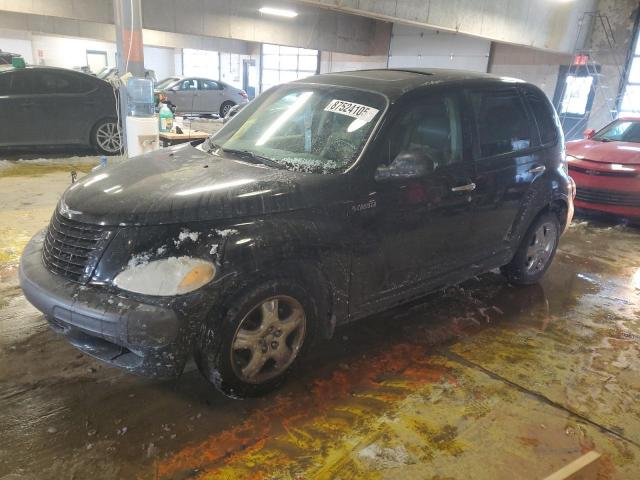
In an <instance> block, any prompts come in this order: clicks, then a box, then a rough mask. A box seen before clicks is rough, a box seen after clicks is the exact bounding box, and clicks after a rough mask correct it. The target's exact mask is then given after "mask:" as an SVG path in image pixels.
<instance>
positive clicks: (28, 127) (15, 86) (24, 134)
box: [0, 70, 41, 147]
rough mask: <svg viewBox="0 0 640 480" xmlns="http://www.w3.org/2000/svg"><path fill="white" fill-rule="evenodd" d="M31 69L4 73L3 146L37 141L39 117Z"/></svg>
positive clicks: (0, 83) (0, 88)
mask: <svg viewBox="0 0 640 480" xmlns="http://www.w3.org/2000/svg"><path fill="white" fill-rule="evenodd" d="M31 73H32V72H31V71H29V70H15V71H10V72H4V73H0V146H5V147H9V146H18V145H35V144H37V143H36V139H37V137H38V132H39V127H41V125H39V124H38V123H37V122H38V121H39V119H38V117H37V115H36V111H35V109H34V106H35V104H34V101H33V85H32V79H33V77H32V75H31Z"/></svg>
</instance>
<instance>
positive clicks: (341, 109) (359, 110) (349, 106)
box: [324, 100, 378, 123]
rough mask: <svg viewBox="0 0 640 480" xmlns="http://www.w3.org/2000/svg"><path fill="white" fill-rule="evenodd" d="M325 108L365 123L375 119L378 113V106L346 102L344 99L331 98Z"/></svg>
mask: <svg viewBox="0 0 640 480" xmlns="http://www.w3.org/2000/svg"><path fill="white" fill-rule="evenodd" d="M324 110H325V111H326V112H334V113H339V114H341V115H347V116H349V117H352V118H357V119H359V120H362V121H363V122H365V123H366V122H370V121H371V120H373V117H375V116H376V113H378V109H377V108H372V107H367V106H366V105H360V104H359V103H352V102H345V101H344V100H331V102H330V103H329V105H327V106H326V107H324Z"/></svg>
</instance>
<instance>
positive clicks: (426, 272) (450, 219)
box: [351, 94, 474, 313]
mask: <svg viewBox="0 0 640 480" xmlns="http://www.w3.org/2000/svg"><path fill="white" fill-rule="evenodd" d="M397 111H398V112H399V113H398V114H397V115H396V117H395V118H394V119H393V120H392V122H391V124H390V127H389V128H388V129H387V130H386V132H385V133H383V136H382V140H381V144H378V149H377V151H379V152H383V153H382V154H381V155H380V156H379V158H378V167H383V168H385V169H386V168H387V167H388V168H389V169H390V170H391V171H393V169H394V163H393V161H394V159H395V158H396V157H398V155H399V154H401V153H406V152H414V153H416V154H417V158H421V159H424V161H426V162H428V163H430V165H429V166H428V168H427V171H428V172H429V173H427V174H426V175H423V176H419V177H412V176H411V175H406V176H403V175H402V173H400V172H399V173H398V174H397V175H391V176H389V175H388V170H387V175H386V176H384V177H383V176H381V175H380V174H379V171H380V170H378V174H377V175H376V176H375V178H372V179H371V182H372V184H371V185H370V188H369V189H368V190H369V193H368V198H367V202H369V203H368V205H374V207H373V208H370V209H366V210H363V211H362V212H358V211H357V210H358V209H356V213H355V214H354V215H353V217H354V221H355V222H357V223H360V231H361V233H362V237H361V239H362V242H361V243H360V245H358V246H357V248H356V249H355V252H354V263H353V269H352V275H353V277H352V281H351V286H352V289H351V302H352V303H351V306H352V312H353V311H354V310H355V311H360V312H361V313H368V312H369V311H376V310H379V309H381V308H385V307H388V306H390V305H392V304H393V303H394V302H396V301H404V300H406V299H408V298H410V297H415V296H420V295H421V294H424V292H425V291H427V290H429V289H430V288H434V286H438V285H439V284H441V283H442V284H443V283H448V282H450V281H453V279H457V278H459V277H461V276H463V275H466V274H468V272H467V271H466V267H468V266H469V265H470V263H471V258H472V257H471V255H470V253H471V252H472V251H473V249H472V248H470V247H471V246H472V244H473V238H472V233H473V232H472V221H471V220H472V204H473V199H472V197H473V186H474V183H473V177H474V170H473V163H472V161H471V158H470V157H471V139H470V138H469V137H468V136H467V135H465V131H469V129H468V128H465V123H466V122H465V113H464V112H465V109H464V108H463V99H462V97H460V96H458V95H455V94H444V95H438V96H428V97H421V98H419V99H417V100H416V99H414V100H413V101H411V102H410V104H406V105H404V106H403V105H399V108H398V110H397ZM431 164H432V165H431ZM363 200H364V199H363ZM356 206H357V205H356Z"/></svg>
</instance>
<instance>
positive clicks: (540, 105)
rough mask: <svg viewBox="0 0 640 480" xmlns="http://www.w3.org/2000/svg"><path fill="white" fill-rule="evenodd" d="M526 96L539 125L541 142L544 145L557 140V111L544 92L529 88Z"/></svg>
mask: <svg viewBox="0 0 640 480" xmlns="http://www.w3.org/2000/svg"><path fill="white" fill-rule="evenodd" d="M525 98H526V99H527V103H529V106H530V107H531V112H532V113H533V117H534V118H535V120H536V125H538V131H539V132H540V143H541V144H542V145H548V144H550V143H553V142H555V141H556V138H557V135H558V133H557V132H558V131H557V126H556V120H555V112H554V111H553V107H552V106H551V104H550V103H549V101H548V100H547V99H546V97H545V96H544V93H541V92H537V91H535V90H531V89H527V90H526V91H525Z"/></svg>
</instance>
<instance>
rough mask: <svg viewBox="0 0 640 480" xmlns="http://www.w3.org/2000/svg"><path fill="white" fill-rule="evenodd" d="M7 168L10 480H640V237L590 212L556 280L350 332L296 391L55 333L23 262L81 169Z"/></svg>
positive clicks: (2, 460) (0, 298) (414, 310)
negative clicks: (566, 472)
mask: <svg viewBox="0 0 640 480" xmlns="http://www.w3.org/2000/svg"><path fill="white" fill-rule="evenodd" d="M96 162H97V159H96V157H77V158H74V159H73V164H74V165H73V166H71V165H69V162H68V161H66V160H64V161H63V160H54V161H49V162H38V161H35V162H34V161H32V162H19V163H9V162H0V206H1V207H0V208H1V209H2V210H1V213H0V332H2V335H1V337H0V432H1V433H0V478H2V479H9V478H11V479H14V478H15V479H17V478H19V479H31V478H33V479H49V478H51V479H54V478H55V479H58V478H77V479H84V478H91V479H93V480H99V479H113V478H128V479H129V478H140V479H146V478H174V479H183V478H199V479H201V478H202V479H204V478H223V479H239V478H251V479H261V478H264V479H267V478H279V479H282V478H284V479H287V478H290V479H293V478H296V479H298V478H300V479H301V478H322V479H324V478H326V479H338V478H340V479H351V478H366V479H371V478H393V479H396V478H403V479H409V478H416V479H427V478H432V479H436V478H437V479H468V478H474V479H492V480H495V479H510V480H511V479H517V478H527V479H532V478H543V477H545V476H546V475H548V474H550V473H552V472H553V471H555V470H557V469H559V468H560V467H562V466H563V465H565V464H566V463H568V462H570V461H572V460H574V459H575V458H577V457H579V456H580V455H581V454H583V453H584V452H586V451H589V450H591V449H595V450H597V451H598V452H600V453H602V455H603V457H602V461H601V464H600V477H599V478H602V479H614V478H615V479H623V478H625V479H637V478H640V401H639V400H640V355H639V354H640V346H639V345H640V342H639V341H640V251H639V249H638V246H639V245H640V243H639V240H640V230H638V229H633V228H628V227H623V226H612V225H606V224H605V225H603V224H594V223H592V222H583V221H579V220H578V221H576V222H574V225H572V227H571V229H570V231H569V233H568V234H567V235H566V236H565V237H563V240H562V242H561V244H560V250H559V253H558V256H557V257H556V260H555V263H554V264H553V266H552V267H551V269H550V271H549V272H548V274H547V276H546V277H545V279H544V281H543V282H542V283H541V284H539V285H534V286H531V287H528V288H513V287H510V286H509V285H507V284H506V283H505V282H504V280H503V279H502V277H500V276H499V275H496V274H489V275H485V276H483V277H481V278H478V279H476V280H471V281H469V282H467V283H465V284H463V285H462V286H460V287H456V288H450V289H448V290H447V291H445V292H442V293H437V294H434V295H431V296H430V297H429V298H427V299H425V300H424V302H423V303H420V304H415V305H412V306H409V307H405V308H402V309H399V310H396V311H393V312H387V313H385V314H383V315H379V316H378V317H376V318H371V319H367V320H364V321H362V322H360V323H358V324H356V325H353V326H351V327H349V328H347V329H344V330H342V331H339V332H338V334H337V336H336V338H334V339H333V340H332V341H328V342H324V343H322V344H320V345H319V348H318V349H317V351H316V352H315V353H314V354H313V356H312V358H310V359H309V361H308V362H307V363H306V364H305V365H304V367H303V368H302V369H301V370H300V371H299V372H298V373H297V374H296V375H295V376H294V378H292V379H291V380H290V381H289V382H288V383H287V384H286V385H285V386H284V387H283V388H282V389H281V390H280V391H278V392H276V393H273V394H271V395H269V396H267V397H264V398H260V399H252V400H245V401H233V400H229V399H226V398H224V397H223V396H221V395H219V394H217V393H216V392H215V391H214V390H213V389H212V388H211V387H210V386H209V385H208V384H207V383H206V382H205V381H204V380H203V379H202V378H201V377H200V375H199V373H198V372H197V371H195V370H194V368H193V367H192V366H191V367H190V368H189V369H188V371H187V372H186V373H185V374H184V375H183V376H182V377H181V378H180V379H179V380H177V381H173V382H164V383H163V382H157V381H151V380H148V379H143V378H139V377H135V376H131V375H128V374H125V373H123V372H121V371H119V370H117V369H114V368H111V367H108V366H105V365H103V364H102V363H99V362H98V361H96V360H93V359H92V358H90V357H87V356H85V355H83V354H81V353H79V352H78V351H76V350H75V349H73V348H72V347H71V346H70V345H69V344H68V343H67V342H66V341H65V340H64V339H62V338H60V337H58V336H56V335H55V334H54V333H52V332H50V331H49V330H48V329H47V327H46V325H45V321H44V319H43V317H42V316H41V315H40V314H39V313H38V312H37V311H36V310H35V309H34V308H32V307H31V306H30V305H29V304H28V303H27V302H26V301H25V299H24V298H23V296H22V295H21V292H20V289H19V287H18V284H17V278H16V270H17V263H18V258H19V255H20V252H21V249H22V248H23V246H24V245H25V243H26V241H27V240H28V238H29V237H30V236H31V235H32V234H34V233H35V232H36V231H37V230H38V229H40V228H42V227H44V226H45V225H46V224H47V222H48V220H49V217H50V215H51V212H52V210H53V208H54V205H55V202H56V200H57V198H58V195H59V194H60V193H61V192H62V191H63V189H64V188H65V187H66V186H67V184H68V183H69V170H70V169H71V168H75V169H77V170H79V171H88V169H90V168H91V166H92V165H94V164H95V163H96Z"/></svg>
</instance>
